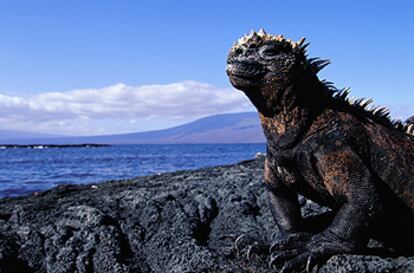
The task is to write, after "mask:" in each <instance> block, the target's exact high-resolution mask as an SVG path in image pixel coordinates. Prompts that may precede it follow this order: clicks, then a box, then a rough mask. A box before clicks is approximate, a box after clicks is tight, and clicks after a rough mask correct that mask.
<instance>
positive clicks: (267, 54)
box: [263, 48, 278, 56]
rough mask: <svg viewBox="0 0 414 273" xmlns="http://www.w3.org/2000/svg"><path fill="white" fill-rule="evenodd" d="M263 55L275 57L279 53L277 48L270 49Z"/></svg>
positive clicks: (264, 51)
mask: <svg viewBox="0 0 414 273" xmlns="http://www.w3.org/2000/svg"><path fill="white" fill-rule="evenodd" d="M263 54H264V55H266V56H275V55H277V54H278V51H277V50H276V49H275V48H269V49H265V50H263Z"/></svg>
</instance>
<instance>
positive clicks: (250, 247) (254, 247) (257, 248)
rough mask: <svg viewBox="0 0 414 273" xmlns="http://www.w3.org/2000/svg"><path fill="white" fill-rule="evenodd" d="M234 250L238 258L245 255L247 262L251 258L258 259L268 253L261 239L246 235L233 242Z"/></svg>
mask: <svg viewBox="0 0 414 273" xmlns="http://www.w3.org/2000/svg"><path fill="white" fill-rule="evenodd" d="M234 248H235V249H236V251H237V255H238V256H243V255H246V257H247V259H248V260H251V259H252V258H253V257H256V258H258V257H259V256H260V255H262V254H267V253H268V245H266V244H265V243H264V242H263V240H262V239H260V238H256V237H253V236H251V235H248V234H242V235H240V236H239V237H237V239H236V240H235V241H234Z"/></svg>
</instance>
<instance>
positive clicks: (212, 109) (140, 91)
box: [0, 0, 414, 135]
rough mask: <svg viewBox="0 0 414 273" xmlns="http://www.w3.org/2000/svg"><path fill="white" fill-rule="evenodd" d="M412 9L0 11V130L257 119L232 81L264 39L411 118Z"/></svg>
mask: <svg viewBox="0 0 414 273" xmlns="http://www.w3.org/2000/svg"><path fill="white" fill-rule="evenodd" d="M413 12H414V1H410V0H406V1H404V0H402V1H382V0H380V1H327V0H326V1H325V0H321V1H306V0H302V1H300V0H297V1H286V0H285V1H279V0H273V1H264V0H263V1H260V0H258V1H255V2H253V1H246V0H237V1H232V0H228V1H218V0H210V1H188V0H187V1H186V0H181V1H167V0H165V1H160V0H159V1H156V0H152V1H146V0H141V1H126V0H118V1H115V0H113V1H109V0H106V1H104V0H99V1H98V0H88V1H84V0H37V1H29V0H26V1H21V0H0V129H13V130H24V131H35V132H45V133H54V134H66V135H97V134H112V133H125V132H138V131H146V130H152V129H160V128H166V127H171V126H175V125H178V124H182V123H185V122H188V121H191V120H194V119H197V118H199V117H203V116H208V115H212V114H217V113H226V112H240V111H254V108H253V107H252V106H251V105H250V103H249V102H248V101H247V99H246V98H245V97H244V96H243V95H242V93H241V92H238V91H235V90H234V89H233V88H232V87H231V85H230V84H229V82H228V79H227V76H226V73H225V61H226V56H227V52H228V50H229V48H230V47H231V45H232V44H233V42H235V41H236V40H237V39H238V38H239V37H240V36H242V35H243V34H245V33H247V32H250V30H252V29H253V30H259V29H260V28H264V29H265V30H266V31H267V32H268V33H271V34H283V35H284V36H285V37H287V38H291V39H294V40H298V39H299V38H301V37H306V38H307V40H308V41H309V42H311V45H310V47H309V50H308V52H309V56H310V57H321V58H323V59H330V60H331V62H332V63H331V64H330V65H329V66H327V67H326V68H325V69H324V70H323V71H321V72H320V74H319V76H320V78H321V79H324V78H326V79H328V80H329V81H332V82H334V83H335V85H336V86H337V87H338V88H342V87H351V88H352V93H351V94H352V95H353V96H355V97H371V98H373V99H374V102H375V103H376V104H379V105H384V106H388V107H389V108H390V109H391V114H392V116H393V117H394V118H399V119H405V118H407V117H408V116H410V115H414V81H413V75H414V68H413V63H414V50H413V44H414V35H413V34H414V16H412V14H413Z"/></svg>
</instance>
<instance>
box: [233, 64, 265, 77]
mask: <svg viewBox="0 0 414 273" xmlns="http://www.w3.org/2000/svg"><path fill="white" fill-rule="evenodd" d="M265 73H266V70H265V69H264V68H263V66H262V65H258V64H252V63H247V62H231V63H228V64H227V74H228V75H231V76H236V77H238V78H243V79H253V78H258V77H261V76H263V75H264V74H265Z"/></svg>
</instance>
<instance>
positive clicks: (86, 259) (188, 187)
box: [0, 158, 414, 273]
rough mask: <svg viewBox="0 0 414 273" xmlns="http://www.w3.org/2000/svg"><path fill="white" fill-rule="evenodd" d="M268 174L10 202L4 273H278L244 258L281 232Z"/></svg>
mask: <svg viewBox="0 0 414 273" xmlns="http://www.w3.org/2000/svg"><path fill="white" fill-rule="evenodd" d="M262 170H263V159H262V158H261V159H256V160H251V161H244V162H241V163H239V164H235V165H231V166H221V167H212V168H205V169H200V170H195V171H178V172H174V173H167V174H162V175H155V176H149V177H140V178H137V179H133V180H125V181H117V182H116V181H111V182H108V183H103V184H98V185H83V186H74V185H66V186H60V187H58V188H55V189H52V190H50V191H47V192H43V193H36V194H32V195H30V196H27V197H19V198H7V199H3V200H0V272H1V273H6V272H7V273H10V272H19V273H20V272H21V273H32V272H39V273H40V272H49V273H69V272H70V273H72V272H78V273H92V272H96V273H106V272H108V273H109V272H111V273H113V272H117V273H121V272H122V273H128V272H131V273H132V272H145V273H146V272H148V273H149V272H151V273H155V272H159V273H166V272H169V273H170V272H171V273H173V272H174V273H178V272H180V273H181V272H182V273H184V272H188V273H189V272H194V273H195V272H199V273H202V272H229V273H230V272H234V273H236V272H237V273H242V272H243V273H244V272H272V270H271V269H269V268H268V267H267V261H268V257H266V255H263V256H260V257H253V258H252V259H251V260H248V259H247V258H246V255H244V254H241V255H237V251H236V250H235V248H234V241H235V239H236V238H237V237H238V236H239V235H241V234H246V233H249V234H254V236H259V237H261V238H262V239H263V240H264V241H269V242H270V241H271V239H272V237H273V236H275V234H276V233H275V232H277V230H275V229H274V223H273V220H272V217H271V215H270V210H269V209H268V206H267V198H266V193H265V189H264V186H263V184H262V180H263V176H262ZM301 203H302V204H303V212H304V213H305V214H306V215H308V216H312V215H315V214H317V213H319V212H322V211H325V210H326V209H324V208H321V207H319V206H317V205H316V204H314V203H312V202H310V201H306V200H304V199H303V200H302V202H301ZM320 272H414V257H394V258H391V257H379V256H366V255H365V256H364V255H360V256H356V255H339V256H334V257H332V258H331V259H329V260H328V261H327V263H326V264H325V265H323V266H322V267H321V268H320Z"/></svg>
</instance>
